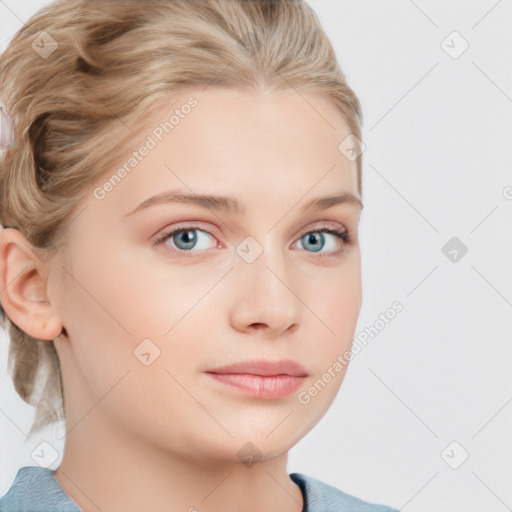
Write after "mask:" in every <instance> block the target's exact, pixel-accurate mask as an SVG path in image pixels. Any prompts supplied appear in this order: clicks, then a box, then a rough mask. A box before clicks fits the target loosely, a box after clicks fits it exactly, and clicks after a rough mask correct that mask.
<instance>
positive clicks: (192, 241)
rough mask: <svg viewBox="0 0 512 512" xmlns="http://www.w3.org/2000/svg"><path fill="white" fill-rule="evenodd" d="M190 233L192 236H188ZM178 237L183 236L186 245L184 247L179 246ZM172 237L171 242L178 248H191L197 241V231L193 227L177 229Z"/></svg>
mask: <svg viewBox="0 0 512 512" xmlns="http://www.w3.org/2000/svg"><path fill="white" fill-rule="evenodd" d="M190 233H192V236H190ZM180 237H182V238H185V244H186V245H187V246H186V247H181V246H180V244H179V241H180ZM172 238H173V242H174V243H175V244H176V246H177V247H179V248H180V249H191V248H192V247H193V246H194V245H195V243H196V242H197V233H196V230H195V229H187V230H185V231H177V232H176V233H175V234H174V236H173V237H172Z"/></svg>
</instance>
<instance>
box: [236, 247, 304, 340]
mask: <svg viewBox="0 0 512 512" xmlns="http://www.w3.org/2000/svg"><path fill="white" fill-rule="evenodd" d="M232 278H233V279H234V280H235V282H236V285H235V286H236V292H235V293H234V294H233V296H232V303H231V313H230V321H231V324H232V326H233V327H234V328H235V329H236V330H238V331H240V332H245V333H249V332H257V331H258V332H262V333H263V334H264V335H265V336H267V337H276V336H282V335H283V334H284V333H286V332H287V331H288V332H294V331H295V330H297V329H298V327H299V324H300V321H301V317H302V314H303V302H302V301H301V299H300V297H299V295H300V290H296V289H294V288H295V287H294V286H293V281H294V279H293V278H294V276H293V268H291V267H290V266H288V268H287V266H286V262H285V259H284V254H283V253H282V251H281V252H279V251H277V250H274V251H271V250H270V249H268V250H267V249H264V250H263V252H262V253H261V254H260V255H259V256H258V257H257V258H256V259H255V260H254V261H252V262H251V263H248V261H246V260H245V259H244V258H243V257H240V258H238V257H237V260H236V262H235V265H234V269H233V271H232Z"/></svg>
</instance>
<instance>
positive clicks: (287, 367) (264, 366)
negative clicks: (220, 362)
mask: <svg viewBox="0 0 512 512" xmlns="http://www.w3.org/2000/svg"><path fill="white" fill-rule="evenodd" d="M208 373H217V374H226V373H251V374H253V375H263V376H268V375H291V376H292V377H307V376H308V372H307V371H306V369H305V368H304V367H303V366H302V365H301V364H299V363H297V362H296V361H293V360H292V359H281V360H279V361H264V360H255V361H243V362H241V363H235V364H230V365H227V366H221V367H219V368H214V369H213V370H208Z"/></svg>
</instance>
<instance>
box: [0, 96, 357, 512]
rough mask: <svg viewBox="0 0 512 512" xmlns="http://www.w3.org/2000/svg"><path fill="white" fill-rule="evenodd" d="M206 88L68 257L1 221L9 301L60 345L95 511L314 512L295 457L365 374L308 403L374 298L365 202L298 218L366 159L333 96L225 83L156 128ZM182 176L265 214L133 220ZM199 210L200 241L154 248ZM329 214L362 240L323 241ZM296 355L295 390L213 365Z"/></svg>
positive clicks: (187, 210)
mask: <svg viewBox="0 0 512 512" xmlns="http://www.w3.org/2000/svg"><path fill="white" fill-rule="evenodd" d="M192 95H193V96H194V97H195V98H196V99H197V100H198V106H197V107H196V108H195V109H193V110H192V112H191V113H190V114H189V115H188V116H187V117H185V118H184V119H183V120H181V122H180V124H179V125H178V126H176V127H175V128H174V130H173V131H172V132H170V133H169V134H167V135H165V136H164V139H163V140H162V142H160V143H159V144H158V146H157V147H156V148H154V149H153V150H151V151H150V152H149V154H148V155H147V156H146V157H145V158H144V159H143V160H142V161H141V162H140V163H139V164H138V166H137V167H136V168H134V169H133V170H132V171H131V172H130V174H128V175H127V176H126V177H125V178H124V179H123V180H122V182H121V183H119V184H118V185H117V186H116V187H115V188H114V189H113V190H112V191H110V192H109V193H108V194H107V195H106V197H105V198H104V199H102V200H99V199H96V198H94V197H93V195H92V189H91V194H90V195H89V196H88V197H87V200H86V201H85V202H84V204H83V205H82V207H81V208H80V209H79V210H77V211H82V210H83V211H82V213H80V215H78V216H77V217H76V218H75V220H74V221H73V222H72V223H71V225H70V229H69V231H68V232H67V233H66V239H65V240H66V241H65V244H64V249H63V250H62V251H61V252H59V253H58V254H57V255H55V256H54V257H53V258H52V259H50V260H46V261H45V260H43V259H40V258H38V257H36V256H35V254H34V252H33V251H32V250H31V247H30V244H29V243H28V242H27V241H26V240H25V238H24V237H23V236H22V235H21V233H19V232H18V231H16V230H14V229H3V230H2V232H1V245H0V250H1V256H2V258H1V262H2V263H1V264H2V267H1V277H2V289H3V290H4V291H3V293H2V294H1V303H2V306H3V307H4V309H5V311H6V312H7V314H8V316H9V317H10V318H11V319H12V320H13V321H14V322H15V323H16V324H17V325H18V326H20V327H21V328H22V329H23V330H24V331H25V332H27V333H29V334H30V335H32V336H33V337H35V338H38V339H45V340H52V339H54V340H55V345H56V349H57V352H58V355H59V358H60V361H61V367H62V375H63V383H64V390H65V402H66V417H67V421H66V430H67V432H66V446H65V452H64V455H63V459H62V463H61V465H60V467H59V469H58V470H57V473H56V478H57V481H58V482H59V484H60V485H61V487H62V488H63V489H64V490H65V491H66V492H67V493H68V494H69V496H70V497H71V498H72V499H73V500H74V501H75V502H76V503H77V504H78V506H79V507H81V508H82V509H83V510H84V511H86V512H89V511H91V512H92V511H97V510H100V509H101V510H102V511H104V512H107V511H109V512H110V511H119V510H123V511H127V512H128V511H139V512H140V511H155V510H183V511H190V512H192V511H194V510H198V511H200V512H207V511H208V512H210V511H212V512H213V511H221V510H233V509H234V508H236V510H238V511H247V512H249V511H252V512H256V511H262V510H265V511H267V512H271V511H294V512H298V511H301V510H302V508H303V500H302V496H301V493H300V489H299V487H298V486H297V485H296V484H295V483H294V482H293V481H292V480H291V479H290V477H289V475H288V472H287V468H286V466H287V458H288V454H287V452H288V450H289V449H290V448H291V447H292V446H294V445H295V444H296V443H297V442H298V441H299V440H300V439H301V438H302V437H304V436H305V435H306V433H307V432H309V431H310V430H311V429H312V428H313V427H314V426H315V425H316V424H317V423H318V422H319V421H320V419H321V418H322V417H323V416H324V414H325V413H326V411H327V410H328V408H329V406H330V405H331V403H332V401H333V400H334V398H335V397H336V394H337V392H338V390H339V388H340V386H341V383H342V380H343V377H344V375H345V372H346V367H345V368H344V370H343V371H342V372H339V373H338V374H337V375H336V377H335V378H333V379H332V380H331V382H329V383H328V384H327V385H326V386H325V388H324V389H323V390H322V391H321V392H319V393H318V395H317V396H315V397H314V398H312V399H311V401H310V402H309V403H308V404H301V403H300V402H299V401H298V398H297V396H298V393H299V392H300V391H304V390H307V389H308V388H309V387H310V386H311V385H312V384H313V383H314V382H315V381H317V380H318V379H319V378H321V376H322V374H323V373H324V372H325V371H327V369H328V368H329V367H332V365H333V363H334V362H335V361H336V358H337V357H338V356H339V355H340V354H343V353H344V352H345V351H346V350H349V349H350V346H351V342H352V339H353V337H354V333H355V329H356V323H357V318H358V315H359V311H360V308H361V302H362V290H361V265H360V262H361V256H360V248H359V243H358V239H357V230H358V225H359V220H360V213H361V206H360V205H358V204H355V203H343V204H337V205H335V206H332V207H330V208H328V209H326V210H323V211H317V212H313V213H306V214H301V213H300V212H299V209H300V206H301V205H303V204H305V202H307V201H308V200H310V199H312V198H315V197H319V196H323V195H331V194H333V193H334V192H348V193H352V194H354V195H356V196H357V195H358V193H357V174H356V163H355V162H351V161H349V160H348V159H347V158H345V156H344V155H342V154H341V153H340V151H339V150H338V144H339V143H340V142H341V141H342V140H343V139H344V138H345V137H346V136H347V135H348V134H349V133H350V131H349V129H348V126H347V124H346V122H345V121H344V120H343V118H342V117H341V116H340V115H339V114H338V113H337V111H336V110H335V109H334V107H333V106H332V105H331V104H330V103H329V102H328V100H327V99H324V98H323V97H321V96H317V95H313V94H306V93H304V92H303V93H301V94H300V95H299V94H298V93H297V92H296V91H293V90H286V91H267V90H261V91H255V92H240V91H233V90H223V89H215V88H213V87H210V88H208V89H207V90H206V91H200V90H193V89H191V90H189V91H187V93H186V94H184V95H183V98H184V100H183V102H173V103H172V106H171V105H169V106H168V107H167V108H168V112H167V111H166V110H164V109H158V111H154V112H150V113H149V115H148V123H147V126H145V127H143V128H141V130H140V137H139V139H138V140H139V141H143V140H144V139H145V138H146V137H147V136H148V134H150V133H151V130H152V129H153V128H155V127H156V126H158V124H159V123H160V122H161V121H164V120H166V119H168V118H169V116H170V113H171V112H172V111H173V110H174V109H175V108H176V106H177V105H182V104H183V103H184V102H185V101H186V98H188V97H190V96H192ZM305 100H307V101H305ZM139 147H140V143H137V144H135V143H134V144H133V146H130V148H127V154H131V152H132V151H134V150H136V149H137V148H139ZM125 160H126V159H123V160H122V162H124V161H125ZM113 171H115V169H113ZM111 175H112V173H110V174H108V176H106V177H103V178H102V179H101V180H98V182H97V183H96V184H95V186H102V185H103V184H104V183H105V180H106V179H108V177H110V176H111ZM174 189H180V190H181V191H184V192H186V193H190V192H194V193H196V194H202V193H204V194H219V195H232V196H234V197H236V198H237V199H239V200H240V201H243V202H244V203H245V205H246V214H245V216H237V215H235V214H232V213H226V212H223V211H213V210H210V209H208V208H201V207H199V206H195V205H188V204H160V205H157V206H152V207H149V208H147V209H143V210H141V211H139V212H137V213H133V214H132V215H126V214H127V213H128V212H130V211H132V210H133V209H135V208H136V207H137V206H138V205H139V204H140V203H141V202H143V201H144V200H145V199H147V198H149V197H150V196H153V195H156V194H159V193H161V192H164V191H168V190H174ZM85 205H86V206H87V207H86V208H85V209H83V206H85ZM189 221H190V222H191V221H195V222H197V223H198V224H200V226H199V228H198V229H199V231H194V233H196V234H197V235H198V241H197V244H198V245H197V246H195V247H193V248H192V249H188V252H187V250H186V249H184V248H183V247H187V246H186V243H185V242H183V237H181V238H180V237H177V236H175V237H174V238H172V237H171V238H170V239H169V240H168V241H167V242H164V243H162V244H160V245H157V246H154V245H152V240H154V239H156V238H157V237H158V236H159V235H161V234H163V233H164V232H165V231H168V230H169V228H174V227H176V228H178V227H181V228H182V227H184V226H183V224H184V223H186V222H189ZM327 222H328V223H329V224H330V226H332V224H335V225H336V227H338V228H339V229H343V228H345V229H346V230H348V231H349V232H350V236H351V237H352V242H351V243H350V244H346V243H345V242H343V240H338V239H337V238H336V237H335V236H334V235H331V234H329V233H325V232H323V231H322V233H323V234H324V237H325V245H324V246H323V248H322V249H321V250H320V251H319V252H315V250H314V249H312V247H314V245H313V244H311V243H308V237H307V236H304V235H305V234H306V233H311V232H318V231H321V230H322V229H325V224H326V223H327ZM330 226H327V227H330ZM248 236H251V237H253V238H254V239H255V240H256V241H257V242H258V243H259V245H260V246H261V249H262V251H263V252H262V253H261V254H260V255H259V257H257V258H256V260H255V261H254V262H252V263H248V262H246V261H245V260H244V259H243V258H241V257H240V256H239V255H238V254H237V252H236V248H237V247H238V245H239V244H240V243H241V242H242V241H243V240H244V239H245V238H246V237H248ZM173 240H174V245H173ZM176 243H178V244H181V245H179V246H177V245H176ZM189 247H190V246H189ZM320 247H321V243H320ZM173 250H174V252H173ZM180 250H181V252H179V251H180ZM185 252H186V254H184V253H185ZM320 254H327V256H326V257H325V258H322V257H321V256H320ZM187 256H190V257H187ZM63 327H65V332H64V334H61V332H62V328H63ZM146 338H149V339H150V340H152V342H153V343H154V344H155V345H156V346H157V347H158V348H159V349H160V356H159V357H158V358H156V359H155V360H154V362H152V364H150V365H147V366H146V365H144V364H142V363H141V361H140V360H139V359H138V358H137V357H135V356H134V349H136V347H137V346H138V345H139V344H140V343H141V341H142V340H144V339H146ZM282 358H290V359H293V360H295V361H298V362H299V363H301V364H302V365H303V366H304V367H305V368H306V370H307V372H308V374H309V375H308V377H307V378H305V379H304V382H303V384H302V385H301V387H300V388H299V389H298V390H297V391H294V392H293V393H291V394H290V395H288V396H286V397H284V398H279V399H262V398H254V397H251V396H248V395H246V394H243V393H241V392H239V391H238V390H237V389H235V388H232V387H229V386H226V385H222V384H219V383H218V382H216V381H213V380H212V379H211V378H210V377H208V376H207V375H206V374H205V373H204V372H205V371H206V370H208V369H213V368H215V367H218V366H221V365H225V364H231V363H235V362H240V361H245V360H251V359H265V360H270V361H275V360H278V359H282ZM248 442H251V443H253V445H254V446H256V447H257V449H258V450H259V453H260V459H259V460H258V461H257V462H256V463H254V464H252V465H250V467H249V465H246V464H243V463H242V462H241V460H240V458H239V456H238V455H237V453H238V452H239V450H240V449H241V448H242V447H243V446H244V445H245V444H246V443H248ZM304 472H305V473H307V470H306V469H305V471H304Z"/></svg>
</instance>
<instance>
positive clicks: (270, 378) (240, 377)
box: [205, 359, 308, 399]
mask: <svg viewBox="0 0 512 512" xmlns="http://www.w3.org/2000/svg"><path fill="white" fill-rule="evenodd" d="M205 373H206V374H207V375H208V376H209V377H211V378H212V379H213V380H215V381H217V382H219V383H221V384H222V385H227V386H230V387H231V388H235V389H236V391H237V392H241V393H244V394H246V395H249V396H251V397H253V398H269V399H276V398H283V397H285V396H288V395H289V394H290V393H293V392H294V391H295V390H297V388H299V386H300V385H301V384H302V383H303V382H304V380H305V378H306V377H307V376H308V373H307V371H306V370H305V369H304V367H303V366H302V365H300V364H299V363H297V362H295V361H292V360H291V359H282V360H280V361H261V360H260V361H244V362H242V363H236V364H231V365H228V366H222V367H219V368H215V369H213V370H209V371H207V372H205Z"/></svg>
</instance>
